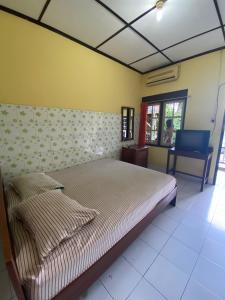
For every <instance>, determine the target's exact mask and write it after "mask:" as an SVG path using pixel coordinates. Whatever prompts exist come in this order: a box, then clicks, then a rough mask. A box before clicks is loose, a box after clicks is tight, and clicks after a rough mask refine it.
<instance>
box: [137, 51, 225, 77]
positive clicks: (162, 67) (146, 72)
mask: <svg viewBox="0 0 225 300" xmlns="http://www.w3.org/2000/svg"><path fill="white" fill-rule="evenodd" d="M224 49H225V46H222V47H219V48H215V49H212V50H208V51H205V52H202V53H199V54H195V55H192V56H189V57H186V58H183V59H180V60H177V61H175V62H173V63H171V64H168V65H164V66H161V67H158V68H154V69H150V70H148V71H145V72H142V74H143V75H145V74H148V73H151V72H153V71H157V70H161V69H164V68H167V67H170V66H173V65H176V64H178V63H181V62H184V61H187V60H190V59H194V58H197V57H200V56H203V55H207V54H210V53H213V52H217V51H220V50H224Z"/></svg>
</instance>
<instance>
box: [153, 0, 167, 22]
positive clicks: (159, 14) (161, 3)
mask: <svg viewBox="0 0 225 300" xmlns="http://www.w3.org/2000/svg"><path fill="white" fill-rule="evenodd" d="M165 2H166V0H158V1H157V2H156V4H155V6H156V9H157V11H156V19H157V21H158V22H160V21H161V19H162V16H163V10H162V9H163V6H164V4H165Z"/></svg>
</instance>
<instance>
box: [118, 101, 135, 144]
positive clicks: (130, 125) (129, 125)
mask: <svg viewBox="0 0 225 300" xmlns="http://www.w3.org/2000/svg"><path fill="white" fill-rule="evenodd" d="M133 139H134V108H133V107H125V106H123V107H121V140H122V141H130V140H133Z"/></svg>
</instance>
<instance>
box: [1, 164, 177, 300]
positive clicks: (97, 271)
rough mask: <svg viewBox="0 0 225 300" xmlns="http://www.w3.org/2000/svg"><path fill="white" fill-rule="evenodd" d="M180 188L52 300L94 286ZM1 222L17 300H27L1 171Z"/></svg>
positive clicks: (172, 201)
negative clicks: (14, 244)
mask: <svg viewBox="0 0 225 300" xmlns="http://www.w3.org/2000/svg"><path fill="white" fill-rule="evenodd" d="M176 195H177V187H175V188H174V190H173V191H172V192H170V193H169V194H168V195H167V196H166V197H165V198H163V199H162V200H160V202H159V203H158V204H157V205H156V207H155V208H154V209H153V210H152V211H151V212H150V213H149V214H148V215H147V216H146V217H145V218H144V219H142V220H141V221H140V222H139V223H138V224H137V225H136V226H135V227H133V228H132V230H130V231H129V232H128V233H127V234H126V235H125V236H124V237H123V238H122V239H121V240H119V241H118V242H117V243H116V244H115V245H114V246H113V247H112V248H111V249H110V250H108V252H107V253H106V254H105V255H103V256H102V257H101V258H100V259H99V260H98V261H97V262H95V263H94V264H93V265H92V266H91V267H90V268H89V269H87V270H86V271H85V272H84V273H83V274H81V275H80V276H79V277H78V278H76V279H75V280H74V281H72V282H71V283H70V284H69V285H68V286H66V287H65V288H64V289H62V290H61V291H60V292H59V293H58V294H57V295H56V296H55V297H54V298H53V299H54V300H65V299H66V300H75V299H78V297H79V296H80V295H81V294H82V293H83V292H85V291H86V290H87V288H88V287H89V286H90V285H91V284H92V283H94V282H95V281H96V280H97V279H98V277H99V276H100V275H101V274H102V273H103V272H104V271H105V270H106V269H107V268H108V267H109V266H110V265H111V264H112V263H113V262H114V261H115V260H116V258H117V257H118V256H119V255H120V254H121V253H122V252H123V251H124V250H125V249H126V248H127V247H128V246H129V245H130V244H131V243H132V242H133V241H134V240H135V239H136V238H137V237H138V235H139V234H140V233H141V232H142V231H143V230H144V229H145V228H146V226H147V225H149V223H151V221H152V220H153V219H154V218H155V217H156V216H157V215H159V214H160V213H161V212H162V211H163V209H164V208H165V207H166V206H167V205H169V204H171V205H173V206H175V205H176ZM0 222H1V224H0V225H1V226H0V229H1V235H2V244H3V253H4V257H5V264H6V268H7V270H8V273H9V277H10V279H11V282H12V285H13V287H14V290H15V293H16V296H17V298H18V300H28V298H26V296H25V291H24V289H23V286H22V283H21V280H20V277H19V273H18V270H17V266H16V260H15V256H14V251H13V247H12V239H11V234H10V229H9V220H8V213H7V204H6V197H5V192H4V186H3V181H2V177H1V170H0Z"/></svg>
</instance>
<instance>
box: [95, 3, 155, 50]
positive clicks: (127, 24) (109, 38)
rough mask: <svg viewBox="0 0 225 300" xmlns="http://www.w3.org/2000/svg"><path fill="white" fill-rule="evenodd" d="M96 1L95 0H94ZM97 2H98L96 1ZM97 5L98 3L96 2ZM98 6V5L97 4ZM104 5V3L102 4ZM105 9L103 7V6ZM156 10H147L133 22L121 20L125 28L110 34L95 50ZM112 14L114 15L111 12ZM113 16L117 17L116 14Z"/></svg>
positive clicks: (152, 8)
mask: <svg viewBox="0 0 225 300" xmlns="http://www.w3.org/2000/svg"><path fill="white" fill-rule="evenodd" d="M96 1H97V0H96ZM97 2H98V1H97ZM98 3H99V2H98ZM99 4H100V3H99ZM103 4H104V3H103ZM104 7H105V5H104ZM155 8H156V6H153V7H151V8H149V9H148V10H146V11H145V12H144V13H143V14H141V15H140V16H138V17H137V18H135V19H134V20H132V21H131V22H129V23H128V22H126V21H125V20H123V21H122V22H125V24H126V25H125V26H124V27H122V28H121V29H120V30H118V31H117V32H115V33H114V34H112V35H111V36H110V37H108V38H107V39H106V40H105V41H103V42H102V43H101V44H99V45H98V46H97V47H96V48H99V47H101V46H102V45H104V44H105V43H107V42H108V41H109V40H111V39H112V38H113V37H114V36H116V35H117V34H119V33H120V32H121V31H123V30H124V29H126V28H128V27H129V26H130V25H132V24H133V23H134V22H136V21H138V20H139V19H141V18H142V17H144V16H145V15H147V14H148V13H149V12H151V11H152V10H154V9H155ZM112 13H114V12H113V11H112ZM115 16H118V15H117V14H116V15H115Z"/></svg>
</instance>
